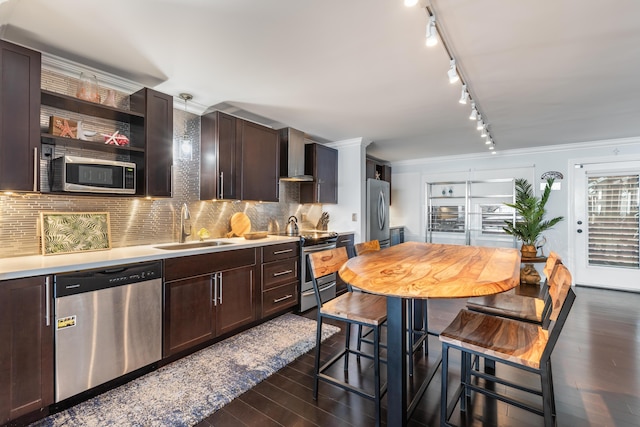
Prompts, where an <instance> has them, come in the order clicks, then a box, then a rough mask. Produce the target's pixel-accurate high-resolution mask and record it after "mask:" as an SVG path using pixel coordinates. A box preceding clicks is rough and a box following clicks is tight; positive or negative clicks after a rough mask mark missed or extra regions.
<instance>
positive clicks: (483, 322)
mask: <svg viewBox="0 0 640 427" xmlns="http://www.w3.org/2000/svg"><path fill="white" fill-rule="evenodd" d="M571 280H572V279H571V274H570V273H569V270H567V268H566V267H565V266H564V265H562V264H558V265H557V266H556V268H555V271H554V273H553V274H552V275H551V280H550V281H549V299H550V310H548V312H547V313H546V314H545V315H544V317H543V319H542V325H536V324H533V323H526V322H522V321H519V320H513V319H507V318H503V317H497V316H492V315H489V314H485V313H479V312H472V311H469V310H461V311H460V312H459V313H458V315H457V316H456V318H455V319H454V320H453V322H452V323H451V324H450V325H449V326H447V328H446V329H445V330H444V331H442V333H441V334H440V341H441V342H442V384H441V385H442V402H441V425H442V426H449V425H451V424H450V423H449V421H448V420H449V418H450V416H451V413H452V412H453V410H454V409H455V406H456V404H457V402H458V400H459V401H460V409H461V411H466V405H467V400H468V399H470V397H471V392H472V391H475V392H480V393H482V394H485V395H487V396H489V397H492V398H495V399H499V400H501V401H504V402H507V403H508V404H511V405H515V406H517V407H520V408H522V409H526V410H528V411H530V412H533V413H535V414H538V415H541V416H543V417H544V424H545V426H546V427H550V426H553V425H555V423H556V410H555V399H554V394H553V377H552V372H551V352H552V351H553V348H554V346H555V343H556V342H557V340H558V337H559V336H560V332H561V331H562V327H563V326H564V322H565V320H566V319H567V316H568V315H569V311H570V310H571V306H572V305H573V301H574V299H575V293H574V292H573V289H571ZM449 349H457V350H460V351H461V352H462V364H461V375H460V378H461V382H460V387H459V388H458V391H457V392H456V394H455V399H454V401H452V404H451V405H449V404H448V402H447V396H448V394H447V388H448V364H449V362H448V360H449ZM473 356H477V357H481V358H484V359H485V361H490V362H491V363H496V362H497V363H501V364H506V365H509V366H513V367H516V368H520V369H523V370H526V371H529V372H533V373H535V374H538V375H539V376H540V389H532V388H530V387H527V386H523V385H522V384H516V383H514V382H511V381H509V380H506V379H504V378H500V377H499V376H497V372H496V374H495V375H494V374H492V373H487V372H481V371H480V368H479V366H478V365H477V364H476V363H472V358H473ZM472 377H476V378H483V379H484V380H485V382H483V383H481V382H474V381H472ZM495 383H499V384H502V385H505V386H507V387H508V388H514V389H519V390H522V391H525V392H528V393H531V394H535V395H538V396H541V397H542V408H540V407H539V406H533V405H531V404H530V403H527V402H524V401H521V400H518V399H516V398H513V397H511V395H509V394H507V393H503V392H498V391H496V388H495V387H494V386H492V384H495ZM486 385H489V386H488V387H485V386H486Z"/></svg>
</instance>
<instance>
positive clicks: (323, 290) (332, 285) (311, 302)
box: [300, 273, 336, 311]
mask: <svg viewBox="0 0 640 427" xmlns="http://www.w3.org/2000/svg"><path fill="white" fill-rule="evenodd" d="M319 289H320V299H321V300H322V302H323V303H324V302H327V301H329V300H331V299H333V298H335V297H336V281H335V273H334V280H333V281H331V282H329V283H325V284H324V285H320V287H319ZM315 306H316V296H315V295H314V291H313V285H312V286H311V289H310V290H308V291H304V292H302V295H301V296H300V311H307V310H309V309H310V308H313V307H315Z"/></svg>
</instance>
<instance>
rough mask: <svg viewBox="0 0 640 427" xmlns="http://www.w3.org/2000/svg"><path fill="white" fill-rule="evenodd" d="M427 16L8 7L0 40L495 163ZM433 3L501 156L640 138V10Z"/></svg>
mask: <svg viewBox="0 0 640 427" xmlns="http://www.w3.org/2000/svg"><path fill="white" fill-rule="evenodd" d="M425 4H426V3H425V0H422V3H421V6H418V7H414V8H407V7H405V6H404V5H403V0H269V1H264V0H263V1H260V0H109V1H102V2H95V1H86V0H56V1H50V0H0V25H2V27H1V29H0V38H3V39H6V40H9V41H13V42H15V43H18V44H22V45H25V46H29V47H32V48H34V49H37V50H41V51H43V52H48V53H50V54H53V55H57V56H60V57H63V58H67V59H70V60H73V61H76V62H79V63H82V64H85V65H88V66H92V67H95V68H98V69H101V70H104V71H107V72H110V73H113V74H116V75H120V76H123V77H125V78H128V79H130V80H133V81H135V82H138V83H140V84H143V85H146V86H149V87H155V88H156V89H158V90H160V91H162V92H165V93H169V94H172V95H174V96H178V94H179V93H181V92H189V93H191V94H193V95H194V102H196V103H197V104H199V105H202V106H205V107H218V108H220V107H224V108H225V109H226V110H236V111H239V114H242V113H243V112H244V113H247V114H252V115H257V116H260V117H263V118H264V121H266V122H268V123H267V124H274V126H277V127H283V126H291V127H295V128H297V129H300V130H302V131H304V132H306V133H307V134H308V135H309V136H310V137H312V138H314V139H317V140H320V141H339V140H344V139H350V138H355V137H363V138H364V139H365V140H369V141H372V144H371V145H369V147H368V153H369V154H371V155H373V156H375V157H377V158H379V159H383V160H388V161H398V160H406V159H415V158H423V157H431V156H441V155H454V154H466V153H485V152H486V151H487V149H486V147H485V145H484V143H483V140H482V139H481V138H480V136H479V133H478V132H477V131H476V130H475V126H472V122H471V121H470V120H468V118H467V117H468V115H469V112H470V107H469V106H468V105H467V106H463V105H461V104H459V103H458V98H459V96H460V89H461V87H460V84H459V83H457V84H453V85H451V84H449V82H448V80H447V77H446V72H447V69H448V67H449V58H448V56H447V53H446V52H445V50H444V48H443V47H442V44H439V45H438V46H436V47H434V48H427V47H426V46H425V44H424V35H425V26H426V22H427V14H426V12H425V9H424V5H425ZM430 5H431V7H432V8H433V10H434V11H435V14H436V17H437V19H438V24H439V30H440V31H441V32H442V33H443V35H444V38H445V40H446V42H447V44H448V46H449V47H450V48H451V51H452V54H453V56H454V57H455V58H456V60H457V63H458V68H459V69H460V71H461V73H462V75H463V77H464V78H465V79H466V80H467V82H468V84H469V87H470V91H471V95H472V97H473V98H474V99H475V100H476V101H477V103H478V105H479V107H480V110H481V111H482V113H483V114H484V116H485V118H486V119H487V120H486V121H487V122H488V123H489V129H490V131H491V134H492V135H493V137H494V140H495V142H496V148H497V149H498V150H506V149H517V148H525V147H537V146H543V145H556V144H566V143H576V142H586V141H595V140H604V139H614V138H625V137H637V136H640V102H639V101H640V99H639V98H640V96H639V95H640V79H639V78H638V76H640V19H639V17H640V2H639V1H636V0H609V1H606V2H603V1H596V0H538V1H535V2H531V1H507V0H483V1H478V0H431V2H430ZM98 6H99V7H98ZM421 7H422V8H421Z"/></svg>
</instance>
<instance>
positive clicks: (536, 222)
mask: <svg viewBox="0 0 640 427" xmlns="http://www.w3.org/2000/svg"><path fill="white" fill-rule="evenodd" d="M553 181H554V179H553V178H549V179H547V186H546V187H545V189H544V191H543V192H542V196H541V197H540V198H538V197H536V196H535V194H534V192H533V187H532V186H531V184H530V183H529V182H528V181H527V180H526V179H523V178H519V179H516V182H515V190H516V199H515V203H505V205H506V206H510V207H512V208H514V209H515V210H516V221H515V224H514V223H513V222H512V221H505V222H504V223H505V226H504V227H502V229H503V230H504V231H505V232H506V233H507V234H510V235H512V236H515V237H516V238H517V239H519V240H521V241H522V248H521V249H520V250H521V251H522V257H523V258H534V257H535V256H536V253H537V250H536V246H535V244H536V241H537V240H538V238H539V237H540V236H541V234H542V232H544V231H546V230H549V229H551V228H552V227H553V226H554V225H556V224H557V223H559V222H560V221H562V220H563V219H564V217H561V216H559V217H555V218H552V219H548V220H547V219H544V216H545V213H546V210H545V205H546V204H547V201H548V200H549V195H550V194H551V186H552V185H553Z"/></svg>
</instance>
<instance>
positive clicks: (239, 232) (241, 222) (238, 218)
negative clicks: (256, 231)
mask: <svg viewBox="0 0 640 427" xmlns="http://www.w3.org/2000/svg"><path fill="white" fill-rule="evenodd" d="M230 222H231V231H230V232H229V233H227V237H233V236H237V237H242V236H244V233H248V232H249V231H251V220H250V219H249V217H248V216H247V214H245V213H244V212H236V213H234V214H233V215H231V221H230Z"/></svg>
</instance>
